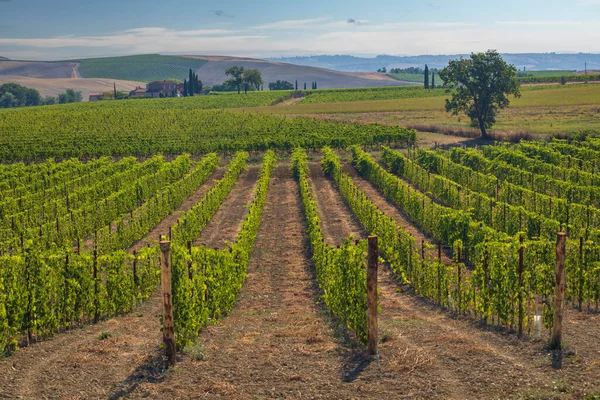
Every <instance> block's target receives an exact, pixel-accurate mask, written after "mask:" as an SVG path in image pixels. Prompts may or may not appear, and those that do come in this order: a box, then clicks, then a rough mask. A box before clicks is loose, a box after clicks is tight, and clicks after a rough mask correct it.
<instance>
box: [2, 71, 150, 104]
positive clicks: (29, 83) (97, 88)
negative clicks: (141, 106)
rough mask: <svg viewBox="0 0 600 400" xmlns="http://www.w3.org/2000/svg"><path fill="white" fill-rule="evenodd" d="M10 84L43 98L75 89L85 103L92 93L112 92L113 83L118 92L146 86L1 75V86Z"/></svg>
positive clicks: (138, 83) (114, 81) (121, 82)
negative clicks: (36, 93)
mask: <svg viewBox="0 0 600 400" xmlns="http://www.w3.org/2000/svg"><path fill="white" fill-rule="evenodd" d="M8 82H14V83H18V84H20V85H23V86H26V87H29V88H33V89H36V90H38V91H39V92H40V94H41V95H42V96H56V95H57V94H59V93H62V92H64V91H65V90H67V89H73V90H76V91H80V92H81V93H82V95H83V101H87V100H88V96H89V94H90V92H107V91H112V90H113V83H114V84H116V86H117V90H122V91H127V92H129V91H130V90H133V89H135V88H136V87H137V86H144V84H143V83H141V82H132V81H120V80H114V79H78V78H61V79H40V78H28V77H25V76H16V75H0V85H2V84H4V83H8Z"/></svg>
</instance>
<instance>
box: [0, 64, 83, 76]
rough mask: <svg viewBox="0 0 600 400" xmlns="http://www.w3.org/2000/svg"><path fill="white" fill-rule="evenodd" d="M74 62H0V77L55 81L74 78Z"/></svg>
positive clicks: (75, 65)
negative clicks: (8, 76)
mask: <svg viewBox="0 0 600 400" xmlns="http://www.w3.org/2000/svg"><path fill="white" fill-rule="evenodd" d="M76 67H77V64H76V63H74V62H38V61H0V76H6V75H11V76H24V77H28V78H40V79H57V78H74V77H76V75H75V74H76Z"/></svg>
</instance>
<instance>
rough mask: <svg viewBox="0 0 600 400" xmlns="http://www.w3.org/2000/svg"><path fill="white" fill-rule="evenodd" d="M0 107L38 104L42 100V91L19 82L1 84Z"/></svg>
mask: <svg viewBox="0 0 600 400" xmlns="http://www.w3.org/2000/svg"><path fill="white" fill-rule="evenodd" d="M0 99H1V100H0V108H9V107H26V106H38V105H40V104H41V102H42V97H41V96H40V93H39V92H38V91H37V90H35V89H30V88H27V87H25V86H22V85H19V84H18V83H5V84H4V85H1V86H0Z"/></svg>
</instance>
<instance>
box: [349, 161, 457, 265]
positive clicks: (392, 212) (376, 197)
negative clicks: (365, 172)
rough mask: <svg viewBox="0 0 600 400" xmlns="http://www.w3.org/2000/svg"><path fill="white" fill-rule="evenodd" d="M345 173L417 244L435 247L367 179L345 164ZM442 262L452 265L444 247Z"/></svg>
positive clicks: (432, 254) (435, 255)
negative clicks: (423, 243)
mask: <svg viewBox="0 0 600 400" xmlns="http://www.w3.org/2000/svg"><path fill="white" fill-rule="evenodd" d="M342 170H343V171H344V172H345V173H347V174H348V175H350V176H351V177H352V181H353V182H354V184H355V185H356V186H357V187H358V188H359V189H360V190H361V191H362V192H363V193H364V194H365V195H366V196H367V198H368V199H369V200H371V202H373V204H375V205H376V206H377V208H379V209H380V210H381V211H383V212H384V213H385V215H387V216H388V217H391V218H392V219H394V221H396V224H397V225H398V226H400V227H402V229H403V230H404V231H406V232H407V233H408V234H410V235H411V236H412V237H414V238H415V240H416V242H417V244H420V243H421V242H422V241H423V242H425V243H427V244H428V245H431V246H435V247H436V246H437V242H436V241H435V240H434V239H433V238H432V237H431V236H429V235H427V234H426V233H425V232H423V231H422V230H421V229H420V228H419V227H418V226H417V225H416V224H414V223H413V222H412V221H411V220H410V218H408V216H406V215H405V214H404V213H403V212H402V211H401V210H400V209H399V208H398V206H396V205H395V204H393V203H392V202H390V201H388V200H387V199H386V198H385V196H384V195H382V194H381V192H379V191H378V190H377V188H376V187H375V186H374V185H373V184H372V183H371V182H370V181H369V180H367V179H365V178H363V177H361V176H360V175H358V172H357V171H356V169H355V168H353V167H352V166H351V165H350V164H345V165H344V166H343V169H342ZM430 253H431V254H430V256H432V257H437V250H435V251H433V252H430ZM442 262H443V263H444V264H446V265H450V264H451V263H452V252H451V251H450V249H449V248H448V247H446V246H443V247H442Z"/></svg>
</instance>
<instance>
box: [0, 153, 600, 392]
mask: <svg viewBox="0 0 600 400" xmlns="http://www.w3.org/2000/svg"><path fill="white" fill-rule="evenodd" d="M313 164H314V165H311V176H312V181H313V182H312V187H313V188H314V190H315V191H316V198H317V201H318V204H319V215H320V216H321V218H322V223H323V228H324V234H325V235H326V240H328V242H330V243H332V244H334V245H336V244H339V243H340V241H343V240H344V239H345V238H346V237H347V236H348V235H350V234H355V235H357V236H359V235H360V237H363V236H364V232H363V230H362V228H361V227H360V225H359V224H358V222H357V221H356V219H355V218H354V216H353V215H352V213H351V211H350V210H349V209H348V207H347V206H346V205H345V204H344V203H343V200H342V198H341V196H340V194H339V192H338V190H337V189H336V187H335V186H334V185H333V183H332V182H331V181H330V180H329V179H327V178H325V177H324V176H323V175H322V172H319V170H320V166H318V164H316V163H313ZM345 171H347V172H350V171H349V170H348V167H345ZM217 176H218V175H215V176H213V177H212V179H215V177H217ZM353 179H354V180H355V182H357V184H358V185H361V186H359V187H361V189H365V191H367V192H368V193H369V194H368V196H369V198H370V199H371V200H372V201H374V202H375V203H376V204H377V205H378V206H379V207H380V208H381V209H382V210H383V211H385V212H386V213H389V214H388V215H390V216H392V217H393V218H395V219H396V220H397V221H400V219H397V218H400V217H402V215H401V213H399V211H398V210H396V211H393V209H394V207H393V206H392V205H389V204H388V205H387V206H386V204H385V199H384V198H383V197H382V196H381V195H380V194H378V192H377V191H376V190H375V188H373V187H371V189H370V190H369V189H368V185H367V183H368V182H367V183H365V182H362V181H361V179H362V178H358V177H356V176H353ZM211 184H214V182H207V183H205V184H204V185H202V186H203V187H202V188H201V189H199V190H198V191H196V193H194V194H193V195H192V196H191V197H190V199H188V200H187V201H186V203H185V204H184V205H182V207H181V208H180V209H179V210H178V212H181V211H182V210H184V209H189V208H191V207H192V206H193V204H195V202H197V201H198V200H199V199H200V198H201V197H202V191H203V190H204V191H206V190H208V188H209V187H210V186H211ZM249 191H250V192H251V191H252V190H249ZM371 191H372V192H371ZM188 207H189V208H188ZM223 210H224V211H226V210H227V207H225V208H223ZM398 213H399V214H398ZM225 214H227V213H225ZM241 218H243V215H242V217H241ZM237 219H238V218H237V217H235V218H233V219H231V222H233V220H237ZM399 223H400V222H399ZM161 226H162V227H164V226H169V225H168V224H166V225H159V227H157V228H156V229H155V231H153V232H152V233H151V235H150V236H149V239H148V240H154V239H153V236H152V235H156V234H159V233H163V234H164V232H160V231H161V229H163V228H161ZM305 230H306V225H305V221H304V216H303V209H302V204H301V201H300V198H299V193H298V185H297V183H296V182H295V181H294V179H293V178H292V177H291V174H290V172H289V165H287V164H284V163H281V165H280V166H279V167H277V169H276V170H275V171H274V173H273V177H272V179H271V182H270V187H269V192H268V195H267V204H266V206H265V210H264V214H263V221H262V223H261V226H260V230H259V234H258V237H257V241H256V244H255V248H254V250H253V253H252V257H251V263H250V265H249V268H248V278H247V281H246V283H245V285H244V287H243V288H242V291H241V292H240V296H239V298H238V304H237V305H236V307H235V309H234V310H233V311H232V313H231V314H230V315H229V316H226V317H224V318H223V319H222V320H221V321H220V323H219V324H218V325H214V326H210V327H207V328H206V329H204V330H203V331H202V332H201V333H200V337H199V340H200V342H201V345H200V346H198V348H197V349H196V350H195V351H193V352H190V353H186V354H179V355H178V364H177V365H176V367H174V368H171V369H169V370H166V371H165V370H164V367H163V366H164V363H163V357H162V355H161V350H160V344H161V336H162V335H161V332H160V321H159V315H160V312H161V304H160V297H159V296H156V295H155V296H154V297H153V298H152V299H150V300H149V301H147V302H146V303H144V304H143V305H141V306H139V307H138V309H137V310H136V311H134V312H132V313H130V314H128V315H125V316H121V317H117V318H112V319H110V320H108V321H104V322H102V323H100V324H97V325H94V326H85V327H83V328H80V329H74V330H72V331H69V332H66V333H64V334H60V335H58V336H56V337H54V338H51V339H49V340H47V341H45V342H41V343H38V344H35V345H32V346H30V347H29V348H25V349H22V350H19V351H18V352H17V353H15V354H14V355H12V356H11V357H8V358H5V359H0V371H2V373H1V374H0V398H24V399H39V398H48V399H79V398H81V399H102V398H115V399H116V398H153V399H189V398H210V399H272V398H279V399H382V398H383V399H385V398H389V399H507V398H508V399H582V398H585V395H586V394H589V393H600V378H599V377H600V333H599V332H600V315H589V314H586V313H578V312H576V311H573V310H572V309H567V310H566V318H567V322H566V324H565V333H564V338H565V342H566V343H567V347H568V353H567V354H568V357H567V358H566V359H565V360H564V362H563V369H562V370H553V369H552V367H551V359H550V353H549V352H548V351H547V350H545V348H544V341H543V340H537V341H536V340H532V339H528V338H521V339H520V338H518V337H517V336H516V335H514V334H511V333H507V332H505V331H495V330H494V329H492V328H489V327H486V326H483V325H481V324H479V323H478V322H477V321H474V320H472V319H469V318H463V317H456V316H453V315H450V314H449V313H447V312H446V311H444V310H442V309H440V308H439V307H437V306H434V305H432V304H430V303H428V302H427V301H424V300H422V299H420V298H418V297H417V296H415V295H413V294H412V293H411V292H410V291H405V290H406V288H405V287H402V286H400V285H398V283H397V282H396V281H395V279H394V278H393V277H392V276H391V274H390V273H389V271H388V270H387V269H386V267H385V266H381V267H380V274H379V289H380V292H379V293H380V306H381V313H380V316H379V337H380V359H379V361H378V362H376V361H372V360H370V359H368V358H366V357H365V355H364V348H363V347H362V346H360V345H358V344H357V343H356V342H355V341H354V340H353V339H352V335H350V334H348V333H347V332H346V331H345V330H344V329H343V327H341V325H340V323H339V321H336V320H335V319H333V318H332V317H331V316H330V314H329V312H328V311H327V310H326V309H325V308H324V306H323V304H321V303H320V301H319V290H318V288H316V285H315V276H314V274H315V271H314V266H313V264H312V262H311V258H310V245H309V242H308V238H307V236H306V233H305ZM416 234H417V232H415V235H416ZM104 333H105V334H104ZM102 337H106V338H104V339H102Z"/></svg>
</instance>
